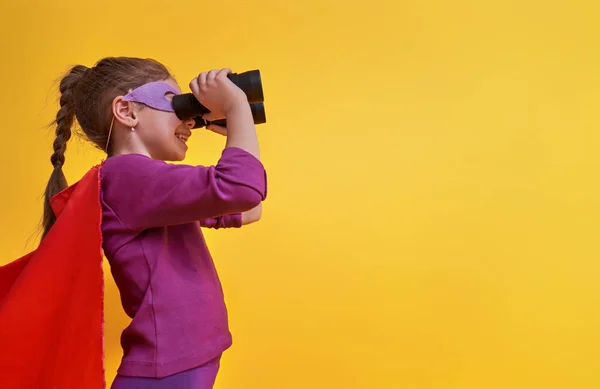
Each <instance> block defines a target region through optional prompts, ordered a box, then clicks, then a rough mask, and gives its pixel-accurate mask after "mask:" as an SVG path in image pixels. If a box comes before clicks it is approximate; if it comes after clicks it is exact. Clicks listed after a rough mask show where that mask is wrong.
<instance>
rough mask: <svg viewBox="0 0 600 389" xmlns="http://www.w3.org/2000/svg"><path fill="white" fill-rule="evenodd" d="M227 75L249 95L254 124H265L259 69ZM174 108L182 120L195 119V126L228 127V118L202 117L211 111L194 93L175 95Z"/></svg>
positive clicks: (265, 117)
mask: <svg viewBox="0 0 600 389" xmlns="http://www.w3.org/2000/svg"><path fill="white" fill-rule="evenodd" d="M227 77H228V78H229V79H230V80H231V81H232V82H233V83H234V84H235V85H237V86H238V87H239V88H240V89H241V90H242V91H244V93H245V94H246V96H247V97H248V103H250V110H251V111H252V117H253V118H254V124H263V123H266V122H267V116H266V114H265V105H264V101H265V98H264V95H263V89H262V81H261V78H260V71H259V70H250V71H247V72H244V73H240V74H237V73H231V74H229V75H227ZM173 109H174V110H175V114H176V115H177V117H178V118H179V119H180V120H186V119H194V121H195V122H196V124H195V125H194V127H193V128H200V127H205V126H207V125H209V124H211V123H212V124H216V125H219V126H222V127H227V121H226V119H221V120H215V121H212V122H209V121H206V120H204V119H202V115H204V114H206V113H208V112H210V111H209V110H208V109H207V108H206V107H205V106H203V105H202V104H200V102H199V101H198V99H196V96H194V94H193V93H184V94H181V95H176V96H174V97H173Z"/></svg>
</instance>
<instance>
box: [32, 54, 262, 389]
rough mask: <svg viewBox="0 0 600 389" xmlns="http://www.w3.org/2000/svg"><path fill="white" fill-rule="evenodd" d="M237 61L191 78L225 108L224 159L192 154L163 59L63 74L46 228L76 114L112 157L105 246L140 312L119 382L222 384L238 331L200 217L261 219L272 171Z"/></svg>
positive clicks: (218, 111)
mask: <svg viewBox="0 0 600 389" xmlns="http://www.w3.org/2000/svg"><path fill="white" fill-rule="evenodd" d="M229 72H230V71H229V70H228V69H223V70H211V71H210V72H205V73H202V74H200V75H199V76H198V77H197V78H194V79H193V80H192V81H191V82H190V84H189V86H190V89H191V90H192V92H193V94H194V95H195V97H196V98H197V99H198V100H199V101H200V103H201V104H203V105H204V106H205V107H206V108H208V109H209V110H210V113H208V114H206V115H205V116H204V118H205V119H207V120H217V119H221V118H227V129H225V128H222V127H218V126H215V125H210V126H208V127H207V129H209V130H212V131H214V132H217V133H221V134H223V135H226V136H227V141H226V145H225V148H224V150H223V152H222V155H221V157H220V159H219V161H218V162H217V163H216V165H214V166H208V167H206V166H189V165H178V164H177V165H176V164H168V163H166V162H164V161H182V160H183V159H184V158H185V155H186V151H187V149H188V146H187V145H186V142H187V140H188V139H189V137H190V136H191V135H192V131H191V129H192V127H193V125H194V120H193V119H192V118H190V119H186V120H183V121H182V120H180V119H178V117H177V116H176V115H175V113H174V112H173V109H172V107H171V104H170V102H171V100H172V98H173V96H174V95H176V94H180V93H182V92H181V90H180V88H179V86H178V85H177V83H176V82H175V80H174V78H173V77H172V76H171V74H170V73H169V71H168V70H167V69H166V68H165V67H164V66H163V65H161V64H159V63H157V62H155V61H154V60H148V59H137V58H105V59H103V60H101V61H99V62H98V63H97V64H96V65H95V66H94V67H93V68H86V67H84V66H75V67H74V68H72V70H71V71H70V72H69V73H68V74H67V75H66V76H65V77H64V78H63V79H62V81H61V82H60V93H61V97H60V110H59V111H58V114H57V116H56V120H55V124H56V140H55V141H54V154H52V157H51V162H52V165H53V166H54V170H53V172H52V175H51V178H50V180H49V182H48V187H47V190H46V203H45V212H44V236H46V235H47V234H48V233H49V232H50V231H51V227H52V225H53V223H54V221H55V220H56V218H55V214H54V212H53V210H52V207H51V204H50V200H51V199H52V198H54V197H55V196H56V195H57V194H58V193H59V192H60V191H63V190H64V189H65V188H66V187H67V184H66V180H65V177H64V174H63V172H62V166H63V164H64V162H65V156H64V153H65V149H66V143H67V141H68V140H69V138H70V137H71V126H72V124H73V121H74V119H76V120H77V122H78V123H79V125H80V127H81V128H82V130H83V133H84V134H85V136H86V137H87V138H88V139H89V140H90V141H91V142H92V143H93V144H95V145H96V146H97V147H98V148H100V149H102V150H106V152H107V155H108V158H107V160H106V161H105V162H104V163H103V164H102V166H101V169H100V202H101V208H102V224H101V230H102V245H103V249H104V253H105V255H106V257H107V259H108V261H109V263H110V265H111V272H112V275H113V277H114V279H115V282H116V285H117V287H118V289H119V291H120V295H121V301H122V304H123V308H124V310H125V312H126V313H127V315H128V316H129V317H130V318H131V319H132V320H131V324H130V325H129V326H128V327H127V328H126V329H125V330H124V332H123V334H122V337H121V345H122V347H123V351H124V355H123V358H122V361H121V365H120V367H119V370H118V375H117V377H116V378H115V381H114V383H113V386H112V388H113V389H133V388H136V389H146V388H153V389H158V388H161V389H162V388H164V389H166V388H179V389H185V388H194V389H207V388H212V387H213V384H214V381H215V378H216V375H217V371H218V369H219V360H220V357H221V354H222V353H223V351H225V350H226V349H228V348H229V347H230V345H231V343H232V338H231V335H230V332H229V329H228V324H227V310H226V307H225V304H224V298H223V293H222V289H221V285H220V282H219V278H218V276H217V272H216V271H215V267H214V264H213V261H212V259H211V256H210V253H209V251H208V248H207V246H206V244H205V241H204V238H203V236H202V232H201V229H200V227H211V228H226V227H241V226H242V225H244V224H248V223H252V222H255V221H257V220H258V219H259V218H260V213H261V202H262V201H263V200H264V199H265V197H266V173H265V170H264V167H263V165H262V164H261V162H260V160H259V147H258V141H257V137H256V132H255V128H254V122H253V118H252V113H251V111H250V106H249V104H248V101H247V98H246V96H245V94H244V92H243V91H242V90H241V89H240V88H238V87H237V86H236V85H235V84H234V83H232V82H231V81H230V80H229V79H228V77H227V75H228V74H229Z"/></svg>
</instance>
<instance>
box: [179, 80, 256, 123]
mask: <svg viewBox="0 0 600 389" xmlns="http://www.w3.org/2000/svg"><path fill="white" fill-rule="evenodd" d="M230 73H231V70H230V69H221V70H214V69H213V70H211V71H209V72H203V73H200V75H198V77H196V78H194V79H193V80H192V81H191V82H190V89H191V90H192V93H193V94H194V96H195V97H196V99H198V101H199V102H200V104H202V105H204V106H205V107H206V108H207V109H208V110H209V111H210V114H207V115H206V116H207V117H206V119H207V120H218V119H224V118H226V117H227V115H228V114H229V113H230V112H231V111H232V110H234V109H235V108H236V107H237V106H239V105H240V104H248V98H247V97H246V95H245V94H244V91H242V90H241V89H240V88H239V87H238V86H237V85H235V84H234V83H233V82H232V81H231V80H230V79H229V78H228V77H227V75H228V74H230Z"/></svg>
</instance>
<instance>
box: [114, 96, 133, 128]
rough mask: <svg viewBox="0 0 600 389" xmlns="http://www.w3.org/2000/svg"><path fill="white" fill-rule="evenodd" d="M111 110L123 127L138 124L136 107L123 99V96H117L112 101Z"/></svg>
mask: <svg viewBox="0 0 600 389" xmlns="http://www.w3.org/2000/svg"><path fill="white" fill-rule="evenodd" d="M112 111H113V115H114V116H115V120H116V121H117V122H119V123H121V124H123V125H124V126H125V127H128V128H130V127H135V126H137V124H138V116H137V111H136V107H135V105H134V104H133V103H131V102H129V101H123V96H117V97H115V98H114V99H113V102H112Z"/></svg>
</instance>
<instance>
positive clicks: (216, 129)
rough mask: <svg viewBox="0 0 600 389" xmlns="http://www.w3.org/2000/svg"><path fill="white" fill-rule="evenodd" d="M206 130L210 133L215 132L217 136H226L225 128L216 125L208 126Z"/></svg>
mask: <svg viewBox="0 0 600 389" xmlns="http://www.w3.org/2000/svg"><path fill="white" fill-rule="evenodd" d="M206 129H207V130H209V131H212V132H216V133H217V134H221V135H223V136H227V128H225V127H221V126H218V125H216V124H209V125H208V126H206Z"/></svg>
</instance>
